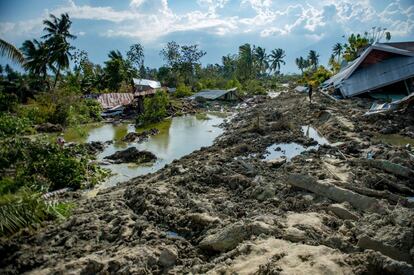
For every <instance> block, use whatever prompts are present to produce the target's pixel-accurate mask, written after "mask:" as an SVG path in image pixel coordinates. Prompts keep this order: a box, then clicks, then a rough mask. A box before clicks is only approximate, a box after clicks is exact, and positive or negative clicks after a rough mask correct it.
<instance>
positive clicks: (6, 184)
mask: <svg viewBox="0 0 414 275" xmlns="http://www.w3.org/2000/svg"><path fill="white" fill-rule="evenodd" d="M90 159H91V156H89V154H88V152H87V149H86V147H85V146H84V145H77V146H72V147H63V148H62V147H60V146H58V145H57V144H55V143H49V142H48V141H47V140H46V139H35V140H31V139H29V138H19V137H8V138H3V139H1V140H0V216H1V217H0V219H1V222H0V235H3V234H6V233H13V232H16V231H17V230H18V229H20V228H22V227H26V226H31V225H33V224H35V223H39V222H41V221H43V220H47V219H53V218H63V217H64V216H66V215H67V214H68V210H69V209H68V207H69V206H70V205H69V204H67V203H52V202H49V201H45V200H44V199H42V197H41V195H42V193H45V192H50V191H54V190H59V189H62V188H66V187H69V188H72V189H73V190H77V189H80V188H87V187H90V186H93V185H95V184H97V183H98V182H99V181H100V180H102V179H103V178H104V177H105V176H106V175H107V172H106V171H105V170H103V169H102V168H100V167H99V166H97V165H96V164H93V163H90V162H89V160H90Z"/></svg>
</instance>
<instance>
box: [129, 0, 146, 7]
mask: <svg viewBox="0 0 414 275" xmlns="http://www.w3.org/2000/svg"><path fill="white" fill-rule="evenodd" d="M144 2H145V0H132V1H131V2H130V3H129V6H131V7H133V8H138V7H139V6H141V5H142V4H143V3H144Z"/></svg>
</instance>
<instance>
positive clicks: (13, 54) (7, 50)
mask: <svg viewBox="0 0 414 275" xmlns="http://www.w3.org/2000/svg"><path fill="white" fill-rule="evenodd" d="M0 56H5V57H7V58H9V59H11V60H12V61H14V62H16V63H19V64H21V65H23V64H24V57H23V54H22V53H21V52H20V51H19V50H18V49H17V48H16V47H15V46H14V45H13V44H10V43H9V42H7V41H5V40H3V39H1V38H0Z"/></svg>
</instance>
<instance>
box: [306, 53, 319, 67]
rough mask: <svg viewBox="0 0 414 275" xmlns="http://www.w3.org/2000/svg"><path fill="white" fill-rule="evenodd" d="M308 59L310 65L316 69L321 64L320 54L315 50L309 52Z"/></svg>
mask: <svg viewBox="0 0 414 275" xmlns="http://www.w3.org/2000/svg"><path fill="white" fill-rule="evenodd" d="M308 60H309V65H310V66H312V67H313V69H314V70H316V68H317V67H318V64H319V54H318V53H317V52H316V51H314V50H310V51H309V54H308Z"/></svg>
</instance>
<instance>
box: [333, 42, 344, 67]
mask: <svg viewBox="0 0 414 275" xmlns="http://www.w3.org/2000/svg"><path fill="white" fill-rule="evenodd" d="M343 49H344V47H343V46H342V44H341V43H336V44H335V45H334V46H333V48H332V52H333V55H334V56H337V57H338V63H339V60H340V58H341V54H342V50H343Z"/></svg>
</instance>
